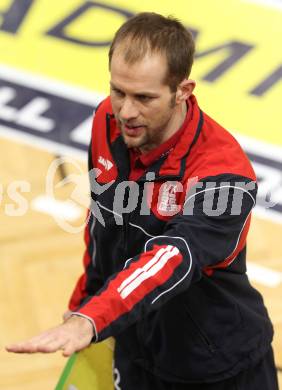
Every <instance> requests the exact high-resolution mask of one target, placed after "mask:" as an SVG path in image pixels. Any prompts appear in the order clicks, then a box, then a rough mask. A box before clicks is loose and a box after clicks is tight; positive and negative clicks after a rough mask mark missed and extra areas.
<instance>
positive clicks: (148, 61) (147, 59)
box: [110, 50, 168, 92]
mask: <svg viewBox="0 0 282 390" xmlns="http://www.w3.org/2000/svg"><path fill="white" fill-rule="evenodd" d="M110 73H111V81H112V83H113V84H114V85H115V86H117V87H119V88H125V89H126V88H128V89H130V90H133V91H135V92H136V90H148V91H150V90H151V91H154V90H155V91H157V90H160V88H168V86H167V85H165V84H164V80H165V77H166V74H167V61H166V58H165V57H164V56H163V55H162V54H160V53H147V54H146V55H145V56H144V57H143V58H142V59H141V60H139V61H136V62H134V63H133V64H131V63H127V62H125V60H124V56H123V53H122V51H118V50H117V51H115V52H114V54H113V57H112V61H111V67H110Z"/></svg>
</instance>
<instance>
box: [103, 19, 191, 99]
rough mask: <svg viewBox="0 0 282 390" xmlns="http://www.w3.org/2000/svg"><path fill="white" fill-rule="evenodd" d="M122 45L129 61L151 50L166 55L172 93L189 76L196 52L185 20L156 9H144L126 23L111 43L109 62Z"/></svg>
mask: <svg viewBox="0 0 282 390" xmlns="http://www.w3.org/2000/svg"><path fill="white" fill-rule="evenodd" d="M119 44H123V47H122V48H123V49H124V52H123V54H124V59H125V61H126V62H127V63H132V64H133V63H136V62H137V61H140V60H141V59H142V58H143V57H144V55H146V54H147V53H148V52H152V53H153V52H159V53H161V54H164V55H165V56H166V59H167V64H168V71H167V75H166V78H165V80H164V82H165V83H166V84H167V85H169V86H170V89H171V90H172V91H173V92H175V91H176V89H177V86H178V85H179V83H180V82H181V81H182V80H184V79H185V78H186V77H188V76H189V75H190V72H191V68H192V64H193V59H194V52H195V44H194V40H193V37H192V34H191V33H190V32H189V31H188V30H187V29H186V28H185V27H184V26H183V25H182V23H180V21H179V20H177V19H176V18H174V17H172V16H169V17H167V18H166V17H164V16H162V15H159V14H157V13H154V12H142V13H140V14H137V15H136V16H134V17H133V18H131V19H129V20H128V21H127V22H125V23H124V24H123V25H122V26H121V27H120V28H119V29H118V31H117V32H116V34H115V36H114V39H113V42H112V44H111V47H110V50H109V65H111V60H112V56H113V53H114V50H115V49H116V47H117V46H118V45H119Z"/></svg>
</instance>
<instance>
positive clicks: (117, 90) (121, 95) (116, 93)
mask: <svg viewBox="0 0 282 390" xmlns="http://www.w3.org/2000/svg"><path fill="white" fill-rule="evenodd" d="M112 91H113V92H114V93H115V95H117V96H118V97H124V93H123V92H122V91H120V90H119V89H117V88H112Z"/></svg>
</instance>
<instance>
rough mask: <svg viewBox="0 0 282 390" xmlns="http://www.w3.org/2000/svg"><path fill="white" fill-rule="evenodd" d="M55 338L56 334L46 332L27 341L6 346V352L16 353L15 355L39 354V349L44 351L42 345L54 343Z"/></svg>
mask: <svg viewBox="0 0 282 390" xmlns="http://www.w3.org/2000/svg"><path fill="white" fill-rule="evenodd" d="M55 338H56V334H55V332H54V331H47V332H44V333H42V334H40V335H38V336H35V337H33V338H31V339H29V340H25V341H22V342H19V343H15V344H11V345H8V346H6V350H7V351H8V352H16V353H35V352H41V348H43V349H44V345H46V344H48V343H50V342H52V341H54V340H55Z"/></svg>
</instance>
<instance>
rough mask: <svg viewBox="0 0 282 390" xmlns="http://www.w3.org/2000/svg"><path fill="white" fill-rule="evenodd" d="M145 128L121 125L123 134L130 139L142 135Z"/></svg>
mask: <svg viewBox="0 0 282 390" xmlns="http://www.w3.org/2000/svg"><path fill="white" fill-rule="evenodd" d="M144 128H145V126H142V125H138V126H130V125H125V124H124V125H123V129H124V133H125V134H126V135H128V136H130V137H134V136H138V135H140V134H141V133H142V131H143V129H144Z"/></svg>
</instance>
